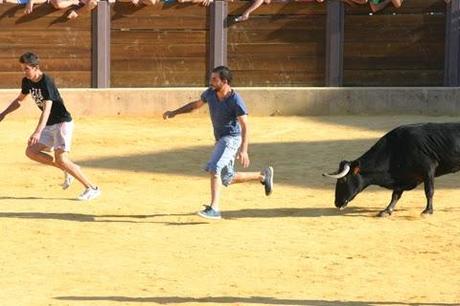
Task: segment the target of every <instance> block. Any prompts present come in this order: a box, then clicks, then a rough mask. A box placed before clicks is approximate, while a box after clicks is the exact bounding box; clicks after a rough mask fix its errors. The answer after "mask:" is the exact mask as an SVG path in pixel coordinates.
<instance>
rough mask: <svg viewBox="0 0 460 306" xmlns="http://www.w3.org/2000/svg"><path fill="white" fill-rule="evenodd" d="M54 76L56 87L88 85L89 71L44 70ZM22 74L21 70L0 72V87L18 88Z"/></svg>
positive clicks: (89, 81)
mask: <svg viewBox="0 0 460 306" xmlns="http://www.w3.org/2000/svg"><path fill="white" fill-rule="evenodd" d="M45 72H46V73H48V74H49V75H50V76H51V77H53V78H54V80H55V83H56V85H57V87H58V88H66V87H69V88H70V87H72V88H75V87H86V88H87V87H90V85H91V72H90V71H45ZM23 77H24V74H23V73H21V72H0V87H1V88H20V84H21V80H22V78H23Z"/></svg>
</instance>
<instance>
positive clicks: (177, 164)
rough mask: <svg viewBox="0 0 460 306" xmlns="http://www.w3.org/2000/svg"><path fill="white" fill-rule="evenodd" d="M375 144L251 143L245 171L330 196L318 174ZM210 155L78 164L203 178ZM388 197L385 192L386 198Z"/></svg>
mask: <svg viewBox="0 0 460 306" xmlns="http://www.w3.org/2000/svg"><path fill="white" fill-rule="evenodd" d="M375 141H376V139H371V138H370V139H360V140H331V141H312V142H277V143H254V144H251V145H250V158H251V163H252V164H251V167H250V168H249V169H248V171H258V170H260V169H262V168H264V167H266V166H267V165H273V167H274V168H275V171H276V172H275V173H276V183H277V184H282V185H289V186H296V187H304V188H315V189H325V190H330V191H331V192H333V189H334V186H335V181H334V180H331V179H327V178H323V177H322V173H324V172H328V171H331V172H332V171H334V170H336V168H337V167H338V164H339V161H340V160H343V159H347V160H349V159H355V158H358V157H359V156H360V155H361V154H362V153H364V152H365V151H366V150H367V149H368V148H370V147H371V146H372V145H373V144H374V143H375ZM211 151H212V147H211V146H194V147H187V148H182V149H177V150H170V151H161V152H152V153H142V154H133V155H129V156H117V155H114V156H108V157H101V158H96V159H87V160H80V161H78V163H79V164H80V165H82V166H84V167H92V168H101V169H111V170H120V171H130V172H147V173H161V174H168V173H170V174H179V175H186V176H192V177H205V173H204V172H203V170H202V168H203V166H204V164H205V162H206V161H207V160H208V158H209V156H210V154H211ZM237 168H238V169H239V170H241V167H239V166H237ZM243 171H244V170H243ZM456 175H458V174H451V175H447V176H444V177H441V178H437V180H436V182H435V184H436V185H435V186H436V188H459V187H460V184H459V183H458V177H456ZM417 192H422V191H420V190H419V191H417ZM390 194H391V193H390V191H388V197H390Z"/></svg>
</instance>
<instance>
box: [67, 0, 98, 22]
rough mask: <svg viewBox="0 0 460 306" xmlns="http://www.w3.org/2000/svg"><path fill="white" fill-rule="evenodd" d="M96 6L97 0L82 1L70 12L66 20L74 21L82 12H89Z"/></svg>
mask: <svg viewBox="0 0 460 306" xmlns="http://www.w3.org/2000/svg"><path fill="white" fill-rule="evenodd" d="M96 6H97V0H82V1H81V2H80V4H79V5H78V8H77V9H75V10H72V11H71V12H70V13H69V15H67V18H68V19H75V18H77V17H78V16H79V15H80V14H81V13H82V12H90V11H91V10H93V9H94V8H95V7H96Z"/></svg>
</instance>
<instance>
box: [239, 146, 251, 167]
mask: <svg viewBox="0 0 460 306" xmlns="http://www.w3.org/2000/svg"><path fill="white" fill-rule="evenodd" d="M236 159H238V160H239V161H240V163H241V165H243V167H244V168H247V167H249V163H250V161H249V155H248V152H245V151H241V150H240V151H238V155H237V157H236Z"/></svg>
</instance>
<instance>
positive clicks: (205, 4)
mask: <svg viewBox="0 0 460 306" xmlns="http://www.w3.org/2000/svg"><path fill="white" fill-rule="evenodd" d="M212 1H213V0H203V1H202V2H201V5H202V6H209V5H210V4H211V2H212Z"/></svg>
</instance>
